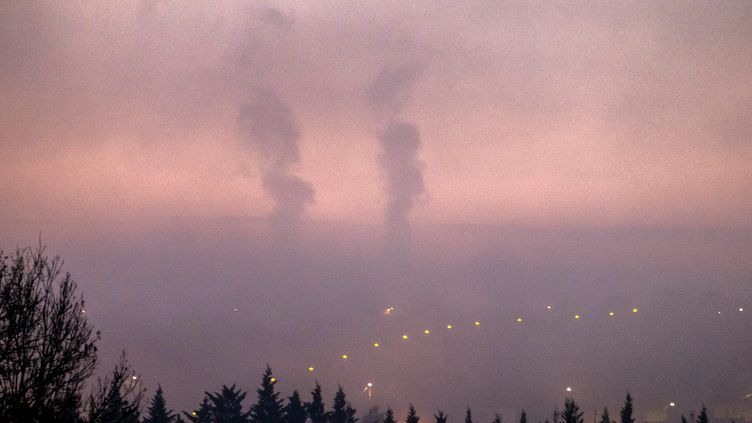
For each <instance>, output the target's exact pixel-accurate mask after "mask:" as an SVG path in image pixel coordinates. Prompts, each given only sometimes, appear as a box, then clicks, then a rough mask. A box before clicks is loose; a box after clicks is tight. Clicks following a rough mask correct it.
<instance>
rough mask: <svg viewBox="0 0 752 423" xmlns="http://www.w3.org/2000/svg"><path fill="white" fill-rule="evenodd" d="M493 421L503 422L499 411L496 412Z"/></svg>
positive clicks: (495, 422)
mask: <svg viewBox="0 0 752 423" xmlns="http://www.w3.org/2000/svg"><path fill="white" fill-rule="evenodd" d="M492 423H501V416H500V415H499V413H496V414H494V419H493V422H492Z"/></svg>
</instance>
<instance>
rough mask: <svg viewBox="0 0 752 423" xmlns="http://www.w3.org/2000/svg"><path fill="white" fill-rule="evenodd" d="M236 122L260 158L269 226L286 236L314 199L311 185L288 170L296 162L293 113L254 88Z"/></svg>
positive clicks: (267, 92) (266, 92) (272, 96)
mask: <svg viewBox="0 0 752 423" xmlns="http://www.w3.org/2000/svg"><path fill="white" fill-rule="evenodd" d="M238 123H239V126H240V134H241V138H242V139H243V141H244V142H245V143H246V144H247V145H248V147H250V148H251V149H252V150H253V151H254V152H255V153H256V154H258V155H259V157H260V159H261V162H262V172H263V177H262V184H263V188H264V191H265V192H266V193H268V194H269V195H270V196H271V197H272V199H273V200H274V210H273V211H272V214H271V222H272V225H273V227H274V229H275V231H276V234H277V236H279V237H282V238H283V239H288V238H290V237H291V236H293V234H294V232H295V230H296V228H297V226H298V224H299V222H300V219H301V218H302V217H303V214H304V212H305V209H306V207H307V206H309V205H311V204H313V202H314V190H313V187H312V186H311V184H310V183H309V182H307V181H305V180H303V179H301V178H300V177H298V176H296V175H294V174H292V173H291V168H292V166H293V165H295V164H297V163H298V162H299V161H300V152H299V148H298V140H299V139H300V128H299V127H298V124H297V123H296V121H295V115H294V112H293V110H292V109H291V108H290V107H289V106H288V105H287V103H286V102H285V101H284V100H283V99H282V98H280V96H279V95H278V94H277V93H276V92H274V91H272V90H268V89H258V90H256V91H255V94H254V95H253V98H252V99H251V101H249V102H248V103H246V104H243V105H242V106H241V107H240V113H239V116H238Z"/></svg>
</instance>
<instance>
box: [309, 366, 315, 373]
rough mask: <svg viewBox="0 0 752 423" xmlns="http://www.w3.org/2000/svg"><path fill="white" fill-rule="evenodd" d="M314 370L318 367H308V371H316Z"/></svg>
mask: <svg viewBox="0 0 752 423" xmlns="http://www.w3.org/2000/svg"><path fill="white" fill-rule="evenodd" d="M314 370H316V369H314V368H313V367H309V368H308V371H309V372H312V371H314Z"/></svg>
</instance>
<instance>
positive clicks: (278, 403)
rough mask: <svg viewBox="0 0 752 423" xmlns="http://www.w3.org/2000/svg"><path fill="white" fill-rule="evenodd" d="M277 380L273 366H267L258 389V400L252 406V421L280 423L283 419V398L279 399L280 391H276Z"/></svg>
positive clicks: (255, 422) (256, 422)
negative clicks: (273, 374)
mask: <svg viewBox="0 0 752 423" xmlns="http://www.w3.org/2000/svg"><path fill="white" fill-rule="evenodd" d="M275 382H276V381H275V379H274V377H273V376H272V369H271V367H269V366H266V370H265V371H264V375H263V376H262V377H261V387H260V388H259V389H257V390H256V394H257V397H258V400H257V401H256V404H254V405H253V406H252V407H251V412H250V416H251V422H253V423H279V422H281V421H282V400H281V399H279V392H275V391H274V384H275Z"/></svg>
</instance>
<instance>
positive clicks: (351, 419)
mask: <svg viewBox="0 0 752 423" xmlns="http://www.w3.org/2000/svg"><path fill="white" fill-rule="evenodd" d="M355 412H356V411H355V409H354V408H353V407H352V405H350V403H349V402H348V403H347V406H345V414H346V415H347V420H345V423H357V421H358V418H357V417H355Z"/></svg>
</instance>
